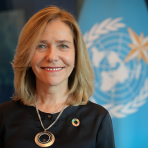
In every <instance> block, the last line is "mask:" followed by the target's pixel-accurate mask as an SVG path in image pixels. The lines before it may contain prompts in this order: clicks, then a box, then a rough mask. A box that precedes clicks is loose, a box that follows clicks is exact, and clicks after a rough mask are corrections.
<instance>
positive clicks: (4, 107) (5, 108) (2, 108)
mask: <svg viewBox="0 0 148 148" xmlns="http://www.w3.org/2000/svg"><path fill="white" fill-rule="evenodd" d="M22 105H23V104H21V103H20V102H19V101H14V100H10V101H7V102H4V103H1V104H0V113H1V114H3V113H7V112H12V111H15V109H18V108H20V107H21V106H22Z"/></svg>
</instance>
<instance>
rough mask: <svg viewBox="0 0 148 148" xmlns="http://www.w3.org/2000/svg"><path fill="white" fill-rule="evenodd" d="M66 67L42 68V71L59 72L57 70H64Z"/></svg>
mask: <svg viewBox="0 0 148 148" xmlns="http://www.w3.org/2000/svg"><path fill="white" fill-rule="evenodd" d="M63 68H64V67H52V68H51V67H42V69H45V70H51V71H57V70H61V69H63Z"/></svg>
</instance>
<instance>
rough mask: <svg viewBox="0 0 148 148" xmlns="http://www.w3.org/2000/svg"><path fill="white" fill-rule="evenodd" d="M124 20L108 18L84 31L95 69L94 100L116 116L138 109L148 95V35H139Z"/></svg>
mask: <svg viewBox="0 0 148 148" xmlns="http://www.w3.org/2000/svg"><path fill="white" fill-rule="evenodd" d="M121 20H122V18H116V19H111V18H108V19H106V20H104V21H103V22H102V23H100V24H99V23H96V24H95V25H94V26H93V27H92V28H91V29H90V31H88V32H86V33H85V34H84V40H85V42H86V46H87V48H88V52H89V55H90V58H91V60H92V64H93V67H94V71H95V93H94V95H93V96H92V98H91V100H92V101H94V102H96V103H98V104H101V105H102V106H104V107H105V108H106V109H107V110H108V111H109V112H110V114H111V116H112V117H116V118H124V117H126V116H128V115H129V114H133V113H135V112H137V111H138V109H139V108H140V107H141V106H143V105H144V104H145V103H146V102H147V99H148V37H144V35H143V33H141V34H140V36H138V35H137V34H136V33H135V32H134V31H133V30H132V29H131V28H127V27H126V24H124V23H122V22H121ZM121 28H126V29H127V33H124V32H120V29H121Z"/></svg>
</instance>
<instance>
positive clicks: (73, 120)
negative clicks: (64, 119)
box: [72, 118, 80, 126]
mask: <svg viewBox="0 0 148 148" xmlns="http://www.w3.org/2000/svg"><path fill="white" fill-rule="evenodd" d="M72 125H73V126H79V125H80V121H79V119H77V118H74V119H72Z"/></svg>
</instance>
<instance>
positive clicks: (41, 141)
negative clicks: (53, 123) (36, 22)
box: [35, 131, 55, 147]
mask: <svg viewBox="0 0 148 148" xmlns="http://www.w3.org/2000/svg"><path fill="white" fill-rule="evenodd" d="M54 141H55V137H54V135H53V134H52V133H51V132H48V131H43V132H40V133H38V134H37V135H36V136H35V143H36V144H37V145H38V146H40V147H48V146H51V145H52V144H53V143H54Z"/></svg>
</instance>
